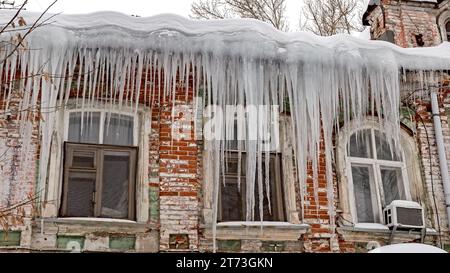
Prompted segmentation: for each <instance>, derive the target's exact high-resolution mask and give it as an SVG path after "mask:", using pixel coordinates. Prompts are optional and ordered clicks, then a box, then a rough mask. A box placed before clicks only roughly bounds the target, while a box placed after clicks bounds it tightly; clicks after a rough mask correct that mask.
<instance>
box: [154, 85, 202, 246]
mask: <svg viewBox="0 0 450 273" xmlns="http://www.w3.org/2000/svg"><path fill="white" fill-rule="evenodd" d="M174 107H175V109H174ZM193 109H194V105H193V91H192V90H189V92H188V93H187V97H186V94H185V90H184V89H183V88H180V91H179V94H177V95H176V101H175V102H174V103H172V101H170V102H167V103H163V104H162V105H161V111H160V118H159V122H158V125H159V141H160V143H159V180H160V181H159V197H160V199H159V202H160V227H161V230H160V233H161V234H160V250H161V251H179V250H181V251H197V250H198V222H199V220H198V218H199V190H200V187H201V185H200V184H199V182H198V170H199V166H198V151H197V149H198V148H197V142H196V140H195V136H194V121H193V119H192V117H193V111H194V110H193ZM173 110H175V111H173ZM178 110H180V111H181V113H178ZM172 113H175V117H174V118H173V117H172ZM177 237H180V238H182V239H180V240H186V239H188V241H189V244H188V245H187V247H186V245H183V244H182V243H183V242H176V241H175V242H174V241H171V242H170V239H171V238H173V240H178V239H177Z"/></svg>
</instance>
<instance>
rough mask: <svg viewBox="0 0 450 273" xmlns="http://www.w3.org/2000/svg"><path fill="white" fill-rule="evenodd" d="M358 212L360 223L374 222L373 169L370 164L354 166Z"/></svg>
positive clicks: (354, 186) (353, 173) (354, 187)
mask: <svg viewBox="0 0 450 273" xmlns="http://www.w3.org/2000/svg"><path fill="white" fill-rule="evenodd" d="M352 177H353V189H354V192H355V204H356V214H357V217H358V222H360V223H374V222H375V215H374V210H373V209H374V206H373V203H374V200H373V197H372V195H373V194H372V193H373V190H374V189H373V185H374V181H373V170H372V168H371V167H369V166H352Z"/></svg>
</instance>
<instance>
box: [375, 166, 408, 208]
mask: <svg viewBox="0 0 450 273" xmlns="http://www.w3.org/2000/svg"><path fill="white" fill-rule="evenodd" d="M381 179H382V182H383V190H384V200H385V202H386V204H385V205H390V204H391V203H392V201H394V200H403V199H404V198H405V196H404V193H403V183H402V181H403V180H402V170H401V169H400V168H390V167H381Z"/></svg>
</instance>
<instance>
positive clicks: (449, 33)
mask: <svg viewBox="0 0 450 273" xmlns="http://www.w3.org/2000/svg"><path fill="white" fill-rule="evenodd" d="M445 29H446V30H447V41H449V42H450V22H447V24H446V25H445Z"/></svg>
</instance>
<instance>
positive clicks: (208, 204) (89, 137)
mask: <svg viewBox="0 0 450 273" xmlns="http://www.w3.org/2000/svg"><path fill="white" fill-rule="evenodd" d="M449 6H450V1H448V0H444V1H437V0H436V1H432V0H429V1H394V0H379V1H370V3H369V6H368V9H367V12H366V13H365V15H364V18H363V20H364V23H365V24H366V25H368V26H370V31H371V37H372V39H373V40H385V41H390V42H392V43H394V44H396V45H399V46H401V47H405V48H406V47H431V46H437V45H439V44H441V43H442V42H445V41H448V39H449V37H450V34H449V33H450V9H449ZM161 35H162V34H161ZM161 37H165V36H161ZM168 37H170V34H168ZM112 47H113V45H112ZM99 55H100V53H99V54H98V55H95V54H93V55H92V56H91V57H92V58H101V57H98V56H99ZM108 61H109V59H108ZM382 61H383V60H380V62H382ZM136 63H138V62H136ZM149 63H150V61H148V63H147V70H145V71H146V73H145V79H144V77H143V78H139V85H137V84H136V85H134V84H135V83H134V82H131V81H127V80H126V79H127V78H129V77H131V76H133V77H134V75H133V74H132V73H134V72H128V73H129V74H127V72H124V74H123V77H124V78H123V79H122V82H119V83H118V85H122V84H123V85H126V86H127V87H128V89H127V90H132V91H127V92H126V94H125V95H124V96H125V97H126V98H128V97H130V98H136V99H135V101H140V103H136V104H135V105H133V104H131V105H120V106H118V107H113V104H112V100H111V101H109V100H106V99H105V98H103V97H102V96H101V94H100V93H92V95H90V96H89V98H88V100H87V101H89V103H87V104H86V105H84V100H83V106H82V107H81V102H80V101H79V97H78V95H79V94H78V93H75V92H74V89H77V88H78V90H84V91H83V97H84V93H86V92H87V91H86V90H87V89H90V88H91V85H92V84H93V82H96V81H97V74H95V75H93V76H87V74H86V75H84V76H79V75H80V74H81V75H82V73H83V71H81V70H80V69H79V70H77V69H76V68H75V64H73V66H72V64H70V63H69V65H68V67H69V70H68V71H67V73H70V67H72V69H73V70H72V72H74V71H75V74H76V75H77V76H74V77H71V78H69V81H67V80H63V81H56V80H55V81H52V85H55V86H59V85H60V86H63V87H64V89H67V94H68V95H67V96H65V97H64V98H65V99H66V100H65V102H64V104H65V107H58V108H56V109H53V108H52V109H45V107H44V106H45V105H46V104H41V106H40V107H39V108H40V109H39V111H29V112H28V111H27V112H24V111H22V110H18V109H23V105H22V101H23V94H22V96H20V95H17V94H16V93H14V92H7V90H6V89H2V92H4V94H8V96H10V97H8V98H6V95H5V96H4V95H2V96H1V97H0V103H2V104H5V103H7V104H8V108H7V109H9V110H8V112H7V114H5V115H2V116H0V144H1V145H0V146H1V149H0V156H1V158H2V160H0V176H1V178H0V208H4V209H2V210H1V211H0V212H1V213H0V221H3V224H2V222H0V251H18V252H29V251H37V252H47V251H48V252H54V251H84V252H97V251H102V252H212V251H219V252H296V253H297V252H298V253H302V252H334V253H345V252H367V251H368V250H371V249H373V248H375V247H378V246H382V245H386V244H391V243H403V242H424V243H427V244H431V245H436V246H442V247H444V248H447V249H449V247H450V230H449V226H448V223H449V219H448V217H449V215H448V214H447V211H448V208H447V207H448V206H449V204H447V203H446V191H445V187H446V186H445V183H446V182H445V179H447V180H448V174H447V175H442V173H441V172H442V170H444V168H443V166H442V165H443V164H442V162H444V161H443V158H446V164H450V123H449V122H448V119H449V118H450V87H449V85H450V77H449V76H448V74H447V73H444V72H441V73H439V80H438V81H437V82H439V85H438V86H431V78H432V77H429V78H428V77H427V76H426V75H427V72H426V71H425V72H423V71H422V72H421V73H414V72H408V71H407V72H405V73H404V81H403V82H402V83H403V84H402V85H401V86H400V89H401V90H400V92H401V93H400V94H401V96H400V98H401V100H402V101H401V103H400V104H401V109H400V118H401V130H400V137H399V144H400V145H397V147H399V148H398V149H392V145H390V143H389V140H388V137H387V135H389V132H384V131H383V129H384V128H389V127H385V126H384V125H385V123H384V121H383V116H382V115H381V114H380V116H376V115H367V116H366V117H364V118H363V120H358V122H357V121H355V122H345V123H344V122H341V124H340V127H339V130H335V131H334V133H333V139H332V143H333V147H331V149H332V150H333V155H334V160H333V162H328V158H327V154H326V149H327V147H326V146H327V143H326V142H325V141H321V142H320V143H319V145H318V148H317V154H318V160H317V162H314V161H310V162H308V163H305V166H307V167H306V169H307V172H306V173H304V174H302V173H301V172H302V170H299V168H298V166H299V165H296V163H295V162H296V160H297V159H298V157H299V156H298V155H296V153H295V146H296V145H298V143H297V142H296V141H294V139H293V137H292V134H291V132H292V131H293V129H292V127H293V126H294V125H293V124H292V121H291V118H290V115H291V113H290V111H288V110H286V109H285V110H284V111H282V112H281V113H280V115H279V117H278V119H279V126H278V127H277V130H278V133H277V135H278V136H279V145H277V147H276V148H270V149H268V151H267V153H265V154H264V156H263V157H259V158H255V161H257V162H258V164H259V166H260V169H262V170H264V171H261V172H258V173H259V176H263V177H258V174H253V178H254V179H256V180H258V181H259V183H255V184H257V185H259V186H256V187H255V188H252V187H248V185H246V184H245V182H244V181H248V179H247V177H249V176H252V174H251V173H248V172H249V170H252V169H251V168H248V167H247V166H245V164H244V163H243V162H245V160H243V158H246V156H251V154H250V152H249V151H247V150H245V149H240V148H239V147H240V144H239V142H232V143H229V144H227V145H225V149H224V150H225V152H224V153H222V154H220V155H217V154H214V153H210V152H208V148H207V146H208V145H209V144H208V143H207V140H206V139H205V138H204V137H203V134H204V131H202V129H201V128H202V125H203V124H202V123H203V122H204V121H205V120H204V118H203V115H202V114H204V113H205V112H206V110H204V109H203V108H202V107H201V105H203V104H202V103H199V102H198V97H196V95H198V93H199V92H198V90H195V89H198V88H204V87H202V86H201V85H200V84H198V83H195V77H194V76H195V75H194V74H195V73H198V72H195V69H192V71H191V70H189V71H191V73H190V74H189V76H188V77H185V78H184V79H183V77H181V76H180V78H178V80H177V82H173V83H172V82H170V80H169V81H168V80H167V78H165V77H164V75H161V74H159V75H158V73H157V72H156V69H154V68H151V67H150V68H149V66H148V64H149ZM116 65H117V66H115V67H114V66H110V67H108V68H107V69H119V65H118V64H116ZM81 66H82V63H81V65H80V67H81ZM55 67H56V66H55ZM185 67H186V66H185ZM135 69H139V68H138V67H133V69H132V71H134V70H135ZM183 69H184V68H183ZM130 71H131V70H130ZM64 72H66V71H64ZM13 73H14V72H11V74H13ZM17 73H18V74H20V72H17ZM84 73H86V71H84ZM101 73H102V71H100V72H99V75H100V74H101ZM2 77H3V78H2V79H8V74H6V75H5V74H3V76H2ZM98 77H99V78H100V76H98ZM236 77H238V75H236ZM11 78H12V77H11ZM63 78H64V77H63ZM77 78H78V79H79V80H78V81H77V80H76V79H77ZM424 78H425V80H424ZM141 81H143V82H144V84H142V85H141V84H140V82H141ZM419 81H420V82H421V83H425V84H429V83H430V88H431V89H432V90H433V91H432V92H431V93H434V94H437V98H438V99H437V103H438V109H437V110H438V111H439V113H438V114H437V113H434V114H433V110H435V111H436V108H435V106H433V104H434V103H435V101H433V99H432V96H430V92H422V93H423V94H422V95H416V94H415V91H416V90H415V89H416V88H418V86H420V87H422V85H420V84H418V82H419ZM99 82H100V85H101V87H100V85H99V86H98V90H101V89H100V88H103V87H104V86H107V88H116V86H115V85H116V83H112V82H109V81H108V79H107V78H106V79H103V80H100V81H99ZM137 82H138V81H136V83H137ZM183 83H184V84H183ZM213 83H214V82H213ZM7 85H8V84H7ZM167 85H169V86H170V88H169V89H173V90H174V92H173V93H171V94H164V93H162V91H161V90H165V87H167ZM76 86H78V87H76ZM80 86H81V88H80ZM84 86H86V87H84ZM83 87H84V89H83ZM147 87H149V88H147ZM3 88H5V87H3ZM13 88H20V87H16V86H14V87H13ZM36 88H39V87H36ZM55 88H56V87H55ZM433 88H434V89H433ZM94 89H95V88H94ZM431 89H429V90H431ZM117 90H119V89H117ZM150 90H153V92H155V90H156V93H153V94H150V93H151V91H150ZM429 90H428V91H429ZM419 91H424V90H418V91H417V92H419ZM99 92H100V91H99ZM204 94H206V92H203V95H204ZM115 95H116V94H115V93H114V96H115ZM35 99H36V100H45V99H48V100H55V101H58V99H59V100H62V99H61V98H58V97H57V96H55V97H54V98H53V97H48V98H45V97H39V98H38V97H36V98H35ZM203 99H205V95H204V97H203ZM206 99H208V98H206ZM131 101H133V100H131ZM118 103H119V102H118ZM61 104H62V102H61ZM61 104H58V103H57V104H56V105H61ZM49 105H50V104H49ZM52 107H53V106H52ZM375 112H376V111H372V114H374V113H375ZM23 113H27V114H23ZM174 113H177V114H176V115H174ZM178 113H181V114H178ZM24 116H27V118H28V119H29V120H32V121H33V122H31V123H29V125H28V126H29V128H25V129H24V128H22V126H20V123H21V121H22V120H23V118H24ZM49 118H51V120H52V121H53V122H52V124H51V125H48V126H47V125H45V126H42V124H44V123H45V122H47V121H48V120H49ZM343 120H345V119H343ZM436 122H439V126H440V127H441V132H442V136H443V142H444V148H445V149H444V152H446V153H445V156H444V157H443V156H442V154H440V153H442V147H441V146H442V145H439V144H440V139H439V138H440V135H439V132H436V128H437V127H436ZM224 126H225V125H224ZM226 126H231V127H234V126H235V124H231V125H230V124H227V125H226ZM305 126H307V125H305ZM45 130H49V131H51V132H52V133H51V134H47V135H45V134H43V131H45ZM323 130H324V129H320V130H319V131H320V132H323ZM24 134H28V139H29V140H30V145H26V149H25V148H24V147H25V145H23V143H22V140H21V139H22V138H21V137H22V136H23V135H24ZM43 135H45V137H43ZM46 148H48V151H49V152H48V153H45V152H43V151H45V149H46ZM246 152H248V155H247V154H246ZM217 160H220V161H221V162H225V163H224V164H223V165H224V166H225V167H224V168H223V169H222V170H220V171H219V172H220V175H219V179H220V180H221V182H220V187H219V189H217V188H216V189H215V188H214V187H213V185H214V184H213V183H211V181H212V180H215V179H217V176H216V175H215V172H217V170H214V168H216V166H219V165H214V164H212V163H211V162H214V161H217ZM19 161H21V162H25V164H19V163H18V162H19ZM42 162H47V164H46V166H42V165H43V164H42ZM255 164H256V163H255ZM24 166H25V167H24ZM330 167H331V170H330ZM449 167H450V165H449V166H447V172H448V168H449ZM327 168H328V169H327ZM253 170H255V169H253ZM266 170H270V172H269V171H266ZM43 173H45V177H46V179H41V178H42V177H43V176H42V174H43ZM264 173H265V175H263V174H264ZM266 176H267V177H266ZM299 177H306V179H305V180H306V183H305V184H304V189H301V188H300V187H301V186H300V185H299V183H297V181H298V180H299V179H300V178H299ZM447 182H448V181H447ZM265 183H266V184H265ZM263 184H264V185H265V186H264V190H263ZM268 189H270V191H269V190H268ZM247 191H254V192H255V197H254V198H255V199H253V202H254V203H255V204H256V205H255V207H258V205H260V206H259V207H260V209H261V208H262V211H259V210H256V212H255V211H253V212H252V210H251V209H250V210H249V209H248V208H247V204H248V202H247V200H246V199H247V198H246V192H247ZM448 194H449V193H447V195H448ZM261 196H264V198H263V200H262V201H260V200H259V198H260V197H261ZM447 199H449V197H447ZM214 200H218V201H217V202H214ZM396 200H397V201H396ZM392 202H394V204H397V205H399V206H400V207H404V208H406V209H408V208H410V209H411V208H414V206H415V204H419V205H420V207H421V208H422V210H423V213H424V221H425V226H426V228H425V229H418V228H416V229H412V228H410V229H404V228H403V229H402V228H400V229H398V230H393V229H392V228H390V227H388V226H387V222H386V221H387V219H385V217H384V211H383V210H384V208H386V207H387V206H388V205H390V204H391V203H392ZM412 202H414V203H412ZM9 211H14V213H15V214H20V217H15V215H10V214H8V212H9ZM249 212H250V214H252V217H251V218H252V219H253V221H248V217H246V216H248V213H249ZM253 214H254V215H253ZM3 215H4V216H3ZM22 215H23V216H22ZM261 216H263V220H264V221H261V220H260V219H261ZM17 218H19V219H17ZM3 219H4V220H3ZM2 230H3V231H2Z"/></svg>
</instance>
